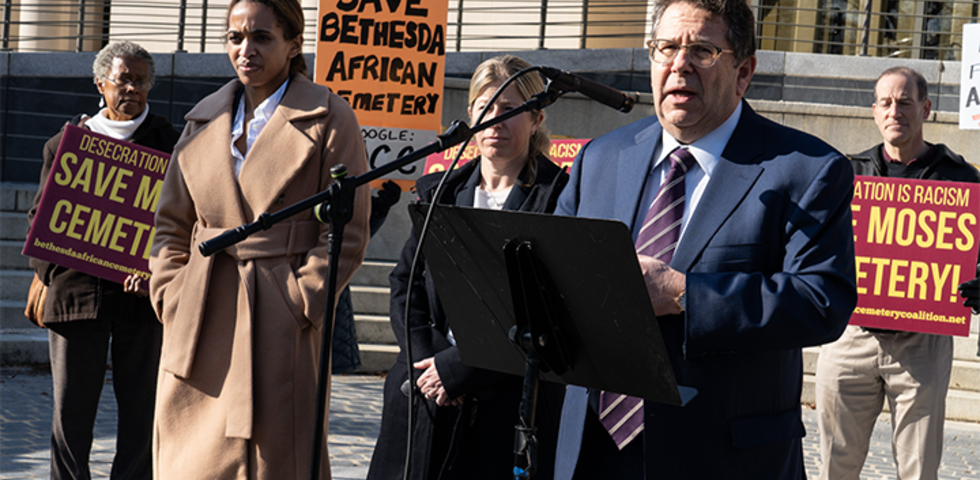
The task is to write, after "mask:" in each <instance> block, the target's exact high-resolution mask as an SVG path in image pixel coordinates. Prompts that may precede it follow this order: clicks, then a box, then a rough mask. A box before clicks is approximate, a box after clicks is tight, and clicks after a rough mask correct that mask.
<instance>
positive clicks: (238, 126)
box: [231, 78, 289, 178]
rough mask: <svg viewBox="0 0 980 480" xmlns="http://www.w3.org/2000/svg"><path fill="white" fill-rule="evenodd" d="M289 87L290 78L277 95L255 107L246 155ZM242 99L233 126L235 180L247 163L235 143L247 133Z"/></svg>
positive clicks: (232, 153) (232, 141)
mask: <svg viewBox="0 0 980 480" xmlns="http://www.w3.org/2000/svg"><path fill="white" fill-rule="evenodd" d="M287 85H289V79H288V78H287V79H286V81H285V82H282V85H281V86H280V87H279V89H278V90H276V91H275V93H273V94H272V95H270V96H269V98H267V99H265V100H263V101H262V103H260V104H259V106H257V107H255V110H254V111H253V112H252V120H251V121H250V122H248V136H246V137H245V155H248V151H249V150H251V149H252V144H253V143H255V139H256V138H259V134H260V133H262V129H264V128H265V126H266V125H267V124H268V123H269V119H271V118H272V113H273V112H275V111H276V107H278V106H279V102H280V101H282V96H283V95H284V94H285V93H286V86H287ZM241 97H242V98H241V100H239V102H238V108H236V109H235V121H234V122H232V124H231V155H232V157H234V159H235V178H238V174H239V173H241V171H242V164H244V163H245V155H242V152H239V151H238V149H237V148H235V142H237V141H238V139H239V138H241V136H242V134H243V133H244V132H245V95H242V96H241Z"/></svg>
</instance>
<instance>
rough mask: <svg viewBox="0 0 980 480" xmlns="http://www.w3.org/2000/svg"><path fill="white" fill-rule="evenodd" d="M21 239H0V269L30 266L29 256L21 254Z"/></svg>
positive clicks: (22, 245) (22, 268)
mask: <svg viewBox="0 0 980 480" xmlns="http://www.w3.org/2000/svg"><path fill="white" fill-rule="evenodd" d="M23 250H24V241H23V240H0V269H3V270H26V269H29V268H31V266H30V264H29V263H28V262H29V261H30V257H27V256H24V255H21V254H20V252H21V251H23Z"/></svg>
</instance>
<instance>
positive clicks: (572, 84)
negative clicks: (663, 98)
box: [541, 67, 636, 113]
mask: <svg viewBox="0 0 980 480" xmlns="http://www.w3.org/2000/svg"><path fill="white" fill-rule="evenodd" d="M541 73H543V74H544V76H546V77H548V78H549V79H550V80H551V83H553V84H554V85H555V86H556V87H558V88H559V89H561V90H563V91H566V92H579V93H581V94H582V95H585V96H586V97H589V98H591V99H593V100H595V101H597V102H599V103H601V104H603V105H607V106H609V107H612V108H615V109H616V110H619V111H620V112H623V113H627V112H629V111H630V110H632V109H633V104H634V103H636V99H634V98H633V97H631V96H629V95H627V94H625V93H623V92H620V91H619V90H616V89H615V88H612V87H610V86H608V85H603V84H601V83H599V82H594V81H592V80H589V79H587V78H582V77H580V76H578V75H575V74H574V73H569V72H565V71H562V70H559V69H557V68H551V67H541Z"/></svg>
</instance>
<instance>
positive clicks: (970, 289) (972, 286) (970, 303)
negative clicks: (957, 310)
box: [956, 265, 980, 315]
mask: <svg viewBox="0 0 980 480" xmlns="http://www.w3.org/2000/svg"><path fill="white" fill-rule="evenodd" d="M956 288H958V289H959V291H960V296H962V297H964V298H966V300H965V301H964V302H963V306H964V307H970V308H971V309H972V310H973V314H974V315H980V265H977V278H974V279H973V280H970V281H968V282H963V283H961V284H960V286H959V287H956Z"/></svg>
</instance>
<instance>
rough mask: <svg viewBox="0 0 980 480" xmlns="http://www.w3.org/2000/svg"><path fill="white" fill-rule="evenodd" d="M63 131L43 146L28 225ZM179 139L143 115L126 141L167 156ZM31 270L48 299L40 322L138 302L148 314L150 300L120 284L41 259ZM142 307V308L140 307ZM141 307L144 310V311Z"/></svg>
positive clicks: (89, 316) (166, 124)
mask: <svg viewBox="0 0 980 480" xmlns="http://www.w3.org/2000/svg"><path fill="white" fill-rule="evenodd" d="M80 121H81V115H78V116H76V117H75V118H73V119H72V120H71V121H70V122H69V123H71V124H72V125H78V123H79V122H80ZM64 132H65V129H64V128H62V129H61V131H60V132H58V134H57V135H55V136H53V137H51V139H50V140H48V141H47V142H46V143H45V144H44V166H43V167H41V181H40V184H39V186H38V189H37V194H36V195H35V196H34V206H33V207H31V210H30V211H29V212H28V213H27V221H28V223H30V222H32V221H33V220H34V215H35V214H36V213H37V206H38V203H40V202H41V195H42V194H43V193H44V184H45V182H46V181H47V179H48V174H49V173H50V172H51V167H52V165H53V164H54V156H55V155H56V154H57V153H58V145H60V144H61V136H62V134H64ZM178 138H180V132H178V131H177V130H176V129H175V128H174V127H173V125H171V124H170V121H168V120H167V119H166V118H165V117H161V116H159V115H153V114H152V113H150V114H148V115H147V116H146V119H145V120H143V123H141V124H140V126H139V127H137V128H136V131H135V132H133V138H131V139H129V141H130V142H132V143H135V144H137V145H142V146H144V147H149V148H152V149H154V150H159V151H161V152H164V153H167V154H169V153H171V152H172V151H173V149H174V145H175V144H176V143H177V139H178ZM31 268H33V269H34V272H35V273H37V276H38V278H40V279H41V281H42V282H44V284H45V285H47V286H48V296H47V300H46V301H45V303H44V323H46V324H47V323H57V322H69V321H74V320H94V319H96V318H98V317H99V310H100V309H102V308H112V307H114V306H116V302H117V301H118V302H123V303H126V304H131V303H138V304H140V307H141V308H143V309H144V310H145V311H147V312H152V309H151V308H149V307H150V300H149V299H148V298H139V297H136V296H133V295H130V294H127V293H125V292H124V291H123V286H122V284H120V283H116V282H112V281H109V280H104V279H101V278H98V277H94V276H92V275H89V274H87V273H82V272H79V271H77V270H72V269H70V268H65V267H62V266H60V265H55V264H53V263H50V262H46V261H44V260H39V259H37V258H31ZM144 304H145V305H144ZM144 307H145V308H144Z"/></svg>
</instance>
